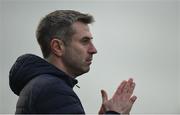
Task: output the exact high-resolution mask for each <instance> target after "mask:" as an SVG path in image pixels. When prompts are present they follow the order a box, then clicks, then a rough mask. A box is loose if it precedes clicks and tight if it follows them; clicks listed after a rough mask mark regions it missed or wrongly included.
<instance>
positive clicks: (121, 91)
mask: <svg viewBox="0 0 180 115" xmlns="http://www.w3.org/2000/svg"><path fill="white" fill-rule="evenodd" d="M134 88H135V83H134V82H133V79H131V78H130V79H129V80H128V81H123V82H122V83H121V84H120V85H119V87H118V88H117V90H116V92H115V93H114V95H113V97H112V98H111V99H109V100H108V95H107V93H106V91H105V90H101V95H102V105H101V108H100V110H99V114H104V113H106V112H107V111H114V112H117V113H121V114H129V113H130V111H131V108H132V106H133V104H134V102H135V101H136V99H137V97H136V96H132V94H133V91H134Z"/></svg>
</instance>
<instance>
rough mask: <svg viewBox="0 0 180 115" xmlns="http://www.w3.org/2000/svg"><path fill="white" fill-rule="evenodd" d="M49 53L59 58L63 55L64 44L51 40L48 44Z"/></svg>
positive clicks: (57, 40)
mask: <svg viewBox="0 0 180 115" xmlns="http://www.w3.org/2000/svg"><path fill="white" fill-rule="evenodd" d="M50 47H51V53H53V54H54V55H56V56H58V57H60V56H62V54H63V53H64V42H63V41H62V40H59V39H52V40H51V43H50Z"/></svg>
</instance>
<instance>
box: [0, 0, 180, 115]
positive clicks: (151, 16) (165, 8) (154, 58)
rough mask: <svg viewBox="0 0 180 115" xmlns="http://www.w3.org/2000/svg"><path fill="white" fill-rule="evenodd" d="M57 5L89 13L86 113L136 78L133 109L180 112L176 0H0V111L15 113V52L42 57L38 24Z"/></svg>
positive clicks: (82, 92) (83, 84)
mask: <svg viewBox="0 0 180 115" xmlns="http://www.w3.org/2000/svg"><path fill="white" fill-rule="evenodd" d="M60 9H71V10H77V11H80V12H84V13H89V14H92V15H93V16H94V17H95V20H96V22H95V23H94V24H92V25H90V27H91V31H92V33H93V37H94V40H93V42H94V44H95V46H96V48H97V50H98V54H96V55H95V56H94V61H93V64H92V65H91V71H90V72H89V73H87V74H84V75H82V76H80V77H78V81H79V83H78V85H79V86H80V89H79V88H77V87H75V88H74V90H75V92H76V93H77V95H78V96H79V97H80V99H81V101H82V104H83V106H84V109H85V110H86V113H87V114H96V113H97V112H98V110H99V108H100V105H101V94H100V90H101V89H105V90H106V91H107V92H108V94H109V97H111V96H112V95H113V94H114V91H115V90H116V88H117V86H118V85H119V84H120V82H121V81H122V80H124V79H128V78H130V77H132V78H133V79H134V80H135V82H136V84H137V85H136V89H135V92H134V94H135V95H137V97H138V99H137V101H136V102H135V104H134V106H133V109H132V113H134V114H178V113H180V85H179V84H180V68H179V65H180V58H179V57H180V41H179V39H180V1H179V0H0V113H10V114H11V113H14V112H15V106H16V102H17V99H18V97H17V96H16V95H15V94H13V92H12V91H11V90H10V88H9V78H8V75H9V70H10V68H11V66H12V64H13V63H14V62H15V60H16V59H17V57H18V56H20V55H22V54H25V53H33V54H36V55H38V56H41V57H42V55H41V51H40V48H39V46H38V43H37V41H36V38H35V31H36V27H37V25H38V23H39V21H40V19H41V18H42V17H44V16H45V15H46V14H48V13H50V12H52V11H54V10H60Z"/></svg>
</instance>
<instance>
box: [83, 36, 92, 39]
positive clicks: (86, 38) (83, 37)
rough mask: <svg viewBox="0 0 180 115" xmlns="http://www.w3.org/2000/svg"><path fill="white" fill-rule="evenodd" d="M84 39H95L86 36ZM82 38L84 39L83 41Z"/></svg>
mask: <svg viewBox="0 0 180 115" xmlns="http://www.w3.org/2000/svg"><path fill="white" fill-rule="evenodd" d="M83 38H86V39H93V37H88V36H84V37H83ZM83 38H82V39H83Z"/></svg>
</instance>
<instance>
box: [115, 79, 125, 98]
mask: <svg viewBox="0 0 180 115" xmlns="http://www.w3.org/2000/svg"><path fill="white" fill-rule="evenodd" d="M126 84H127V81H126V80H124V81H122V82H121V84H120V85H119V87H118V88H117V90H116V93H115V94H117V95H120V94H121V93H122V92H123V88H124V87H125V86H126Z"/></svg>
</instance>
